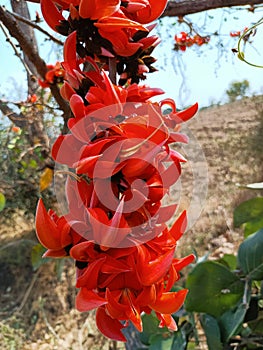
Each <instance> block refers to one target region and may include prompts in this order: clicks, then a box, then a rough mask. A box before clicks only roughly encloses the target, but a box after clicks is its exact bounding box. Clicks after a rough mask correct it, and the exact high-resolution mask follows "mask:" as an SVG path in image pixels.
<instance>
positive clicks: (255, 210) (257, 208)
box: [234, 197, 263, 227]
mask: <svg viewBox="0 0 263 350" xmlns="http://www.w3.org/2000/svg"><path fill="white" fill-rule="evenodd" d="M259 217H263V197H257V198H252V199H249V200H248V201H245V202H243V203H241V204H240V205H239V206H238V207H236V209H235V210H234V226H235V227H239V226H241V225H242V224H244V223H246V222H249V221H253V220H255V219H258V218H259Z"/></svg>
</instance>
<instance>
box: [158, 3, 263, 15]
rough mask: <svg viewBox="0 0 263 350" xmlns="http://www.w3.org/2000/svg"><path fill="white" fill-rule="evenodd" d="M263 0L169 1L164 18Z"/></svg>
mask: <svg viewBox="0 0 263 350" xmlns="http://www.w3.org/2000/svg"><path fill="white" fill-rule="evenodd" d="M262 3H263V1H262V0H195V1H192V0H175V1H169V2H168V4H167V7H166V9H165V11H164V13H163V15H162V17H176V16H186V15H190V14H193V13H197V12H202V11H207V10H212V9H217V8H223V7H232V6H245V5H251V6H254V5H258V4H262Z"/></svg>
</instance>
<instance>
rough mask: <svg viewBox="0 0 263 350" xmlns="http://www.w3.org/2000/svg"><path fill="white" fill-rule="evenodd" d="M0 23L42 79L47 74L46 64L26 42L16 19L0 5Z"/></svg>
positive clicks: (30, 44)
mask: <svg viewBox="0 0 263 350" xmlns="http://www.w3.org/2000/svg"><path fill="white" fill-rule="evenodd" d="M0 21H2V22H3V24H4V25H5V27H6V28H7V29H8V31H9V33H10V35H11V36H12V37H13V38H15V39H16V40H17V41H18V43H19V45H20V47H21V49H22V51H23V52H24V54H25V55H27V57H28V58H29V60H30V61H31V62H32V63H34V64H35V67H36V69H37V72H38V74H39V75H40V76H41V77H42V78H44V77H45V74H46V72H47V68H46V64H45V62H44V60H43V59H42V58H41V57H40V56H39V54H38V52H37V50H36V49H35V48H34V47H33V46H32V43H31V42H30V41H29V40H28V38H27V37H26V36H25V34H24V33H23V32H22V30H21V29H20V27H19V25H18V23H17V21H16V19H15V18H14V17H13V16H12V15H10V14H9V13H8V12H7V11H6V9H5V8H4V7H3V6H1V5H0Z"/></svg>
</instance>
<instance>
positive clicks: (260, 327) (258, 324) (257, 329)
mask: <svg viewBox="0 0 263 350" xmlns="http://www.w3.org/2000/svg"><path fill="white" fill-rule="evenodd" d="M248 326H249V328H250V329H251V330H252V332H253V333H255V334H258V335H262V334H263V311H260V312H259V314H258V317H257V319H256V320H253V321H250V322H248Z"/></svg>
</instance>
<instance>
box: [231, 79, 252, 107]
mask: <svg viewBox="0 0 263 350" xmlns="http://www.w3.org/2000/svg"><path fill="white" fill-rule="evenodd" d="M248 89H249V81H248V80H246V79H244V80H243V81H234V82H232V83H231V84H230V86H229V89H228V90H226V94H227V96H228V99H229V102H234V101H236V100H237V99H238V98H242V97H245V96H246V94H247V92H248Z"/></svg>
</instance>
